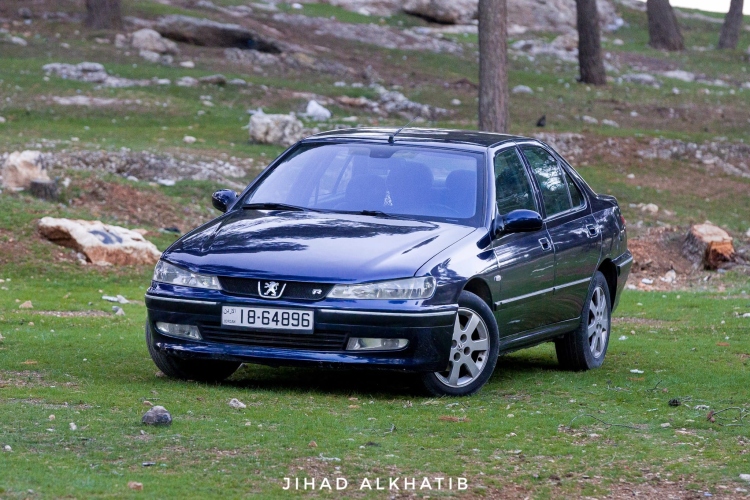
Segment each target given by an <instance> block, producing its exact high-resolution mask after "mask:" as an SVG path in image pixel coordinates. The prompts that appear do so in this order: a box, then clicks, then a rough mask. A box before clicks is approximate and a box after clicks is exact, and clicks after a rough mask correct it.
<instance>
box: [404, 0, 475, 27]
mask: <svg viewBox="0 0 750 500" xmlns="http://www.w3.org/2000/svg"><path fill="white" fill-rule="evenodd" d="M477 6H478V3H477V0H406V2H404V6H403V11H404V12H406V13H407V14H412V15H415V16H419V17H423V18H425V19H427V20H429V21H434V22H438V23H442V24H467V23H469V22H470V21H471V20H472V19H476V17H477Z"/></svg>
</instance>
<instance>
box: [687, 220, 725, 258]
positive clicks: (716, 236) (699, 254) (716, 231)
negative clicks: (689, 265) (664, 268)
mask: <svg viewBox="0 0 750 500" xmlns="http://www.w3.org/2000/svg"><path fill="white" fill-rule="evenodd" d="M682 254H683V255H684V256H685V257H686V258H688V259H689V260H691V261H692V262H693V263H695V264H702V265H703V267H704V268H706V269H717V268H718V267H719V266H720V265H722V264H724V263H727V262H732V261H734V258H735V252H734V245H733V244H732V237H731V236H729V233H727V232H726V231H724V230H723V229H721V228H720V227H718V226H714V225H713V224H710V223H708V222H707V223H705V224H696V225H694V226H692V227H691V228H690V231H688V234H687V236H686V237H685V242H684V243H683V245H682Z"/></svg>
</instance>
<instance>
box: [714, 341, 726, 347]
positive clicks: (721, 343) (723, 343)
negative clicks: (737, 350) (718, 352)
mask: <svg viewBox="0 0 750 500" xmlns="http://www.w3.org/2000/svg"><path fill="white" fill-rule="evenodd" d="M716 345H717V346H719V347H729V342H717V343H716Z"/></svg>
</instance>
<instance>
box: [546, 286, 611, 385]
mask: <svg viewBox="0 0 750 500" xmlns="http://www.w3.org/2000/svg"><path fill="white" fill-rule="evenodd" d="M611 332H612V302H611V300H610V296H609V284H608V283H607V280H606V279H605V278H604V275H603V274H602V273H600V272H599V271H597V272H596V273H595V274H594V277H593V279H592V280H591V285H590V286H589V293H588V295H587V296H586V301H585V302H584V305H583V311H582V313H581V323H580V324H579V326H578V328H576V329H575V330H573V331H572V332H570V333H568V334H566V335H565V336H564V337H562V338H559V339H557V340H556V341H555V351H557V360H558V361H559V362H560V365H561V366H562V367H563V368H565V369H568V370H574V371H585V370H591V369H593V368H599V367H600V366H602V363H603V362H604V357H605V356H606V354H607V347H608V346H609V338H610V334H611Z"/></svg>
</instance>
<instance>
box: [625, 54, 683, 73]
mask: <svg viewBox="0 0 750 500" xmlns="http://www.w3.org/2000/svg"><path fill="white" fill-rule="evenodd" d="M617 62H618V63H619V64H621V65H623V64H624V65H627V66H630V67H631V68H633V70H634V71H643V72H647V73H652V72H657V71H671V70H673V69H678V67H677V65H676V64H675V63H673V62H671V61H668V60H665V59H657V58H656V57H649V56H646V55H643V54H638V53H635V52H620V53H618V54H617Z"/></svg>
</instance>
